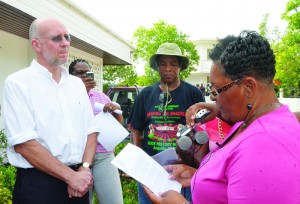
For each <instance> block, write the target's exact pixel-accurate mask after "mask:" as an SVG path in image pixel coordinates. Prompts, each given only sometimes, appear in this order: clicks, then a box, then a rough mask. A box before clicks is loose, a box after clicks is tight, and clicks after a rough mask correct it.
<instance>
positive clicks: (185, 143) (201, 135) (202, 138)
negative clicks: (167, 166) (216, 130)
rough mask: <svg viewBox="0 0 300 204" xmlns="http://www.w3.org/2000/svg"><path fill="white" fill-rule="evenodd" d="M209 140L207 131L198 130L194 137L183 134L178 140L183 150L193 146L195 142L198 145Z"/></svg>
mask: <svg viewBox="0 0 300 204" xmlns="http://www.w3.org/2000/svg"><path fill="white" fill-rule="evenodd" d="M207 141H208V134H207V132H205V131H201V132H197V133H196V134H195V135H193V137H191V138H190V137H188V136H182V137H180V139H179V140H178V142H177V144H178V147H179V148H180V149H182V150H188V149H189V148H191V146H192V144H193V142H195V143H196V144H197V145H203V144H205V143H206V142H207Z"/></svg>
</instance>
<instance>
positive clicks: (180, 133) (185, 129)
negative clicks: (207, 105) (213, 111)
mask: <svg viewBox="0 0 300 204" xmlns="http://www.w3.org/2000/svg"><path fill="white" fill-rule="evenodd" d="M209 114H210V111H208V110H206V109H202V110H200V111H198V112H197V114H196V116H195V123H198V122H200V121H202V120H203V119H204V118H205V117H206V116H208V115H209ZM193 129H194V127H192V128H188V127H187V125H185V126H184V127H183V128H181V129H180V130H179V131H178V132H177V133H176V136H177V137H182V136H186V135H187V134H189V133H190V132H191V131H192V130H193Z"/></svg>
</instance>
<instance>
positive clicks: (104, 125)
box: [95, 112, 129, 151]
mask: <svg viewBox="0 0 300 204" xmlns="http://www.w3.org/2000/svg"><path fill="white" fill-rule="evenodd" d="M95 117H96V119H95V120H96V123H97V125H98V126H99V130H100V132H99V135H98V142H100V143H101V144H102V145H103V147H104V148H105V149H106V150H108V151H112V150H113V149H114V148H115V147H116V146H117V145H118V144H119V143H120V142H122V141H123V140H124V139H125V138H126V137H127V136H128V135H129V132H128V131H127V130H126V129H125V128H124V127H123V125H121V124H120V123H119V122H118V121H117V120H116V119H115V118H114V117H113V116H112V115H111V114H110V113H104V112H100V113H99V114H98V115H96V116H95Z"/></svg>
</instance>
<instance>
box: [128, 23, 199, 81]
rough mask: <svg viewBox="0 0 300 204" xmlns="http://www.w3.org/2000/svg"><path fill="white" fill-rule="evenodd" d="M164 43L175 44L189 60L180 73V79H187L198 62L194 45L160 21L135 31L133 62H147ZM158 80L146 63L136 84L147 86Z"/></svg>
mask: <svg viewBox="0 0 300 204" xmlns="http://www.w3.org/2000/svg"><path fill="white" fill-rule="evenodd" d="M165 42H174V43H177V44H178V46H179V47H180V48H181V51H182V53H183V55H185V56H186V57H188V58H189V60H190V65H189V68H188V69H186V70H184V71H183V72H181V73H180V77H181V78H182V79H185V78H187V77H188V76H189V75H190V73H191V72H192V71H195V70H196V68H195V66H196V65H198V63H199V60H200V57H199V55H198V52H197V50H196V48H195V45H194V44H193V42H191V41H190V40H189V36H188V35H186V34H183V33H182V32H179V31H178V30H177V28H176V27H175V26H174V25H169V24H167V23H166V22H164V21H162V20H161V21H159V22H157V23H154V24H153V27H152V28H150V29H147V28H144V27H140V28H138V29H137V30H136V31H135V33H134V36H133V41H132V43H133V44H134V46H135V48H136V49H135V51H134V55H133V58H134V60H135V61H138V60H141V61H146V62H148V60H149V59H150V57H151V55H153V54H155V53H156V51H157V48H158V47H159V46H160V45H161V44H162V43H165ZM159 78H160V77H159V75H158V73H157V72H156V71H154V70H153V69H151V68H150V67H149V63H146V65H145V75H144V76H143V77H139V78H138V81H137V82H138V84H139V85H143V86H147V85H151V84H153V83H154V82H157V81H159Z"/></svg>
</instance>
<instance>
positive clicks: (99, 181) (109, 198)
mask: <svg viewBox="0 0 300 204" xmlns="http://www.w3.org/2000/svg"><path fill="white" fill-rule="evenodd" d="M89 71H90V66H89V64H88V62H87V61H85V60H83V59H76V60H74V61H73V62H72V63H71V64H70V66H69V73H70V74H72V75H74V76H77V77H80V78H81V79H82V81H83V83H84V84H85V87H86V90H87V94H88V95H89V98H90V101H91V105H92V108H93V112H94V115H97V114H98V113H99V112H101V109H102V108H103V109H102V111H104V112H109V113H111V114H112V115H113V116H114V117H115V118H116V120H118V122H119V123H120V124H123V116H122V114H118V113H116V112H117V111H115V110H120V109H121V107H120V105H119V104H117V103H114V102H111V100H110V98H109V97H108V96H106V95H105V94H104V93H100V92H97V91H95V90H93V88H94V87H95V86H96V82H95V81H94V79H92V78H89V77H87V72H89ZM97 103H100V104H103V107H101V108H97V107H96V104H97ZM109 136H110V135H101V133H100V134H99V137H109ZM114 158H115V155H114V152H113V150H112V151H107V150H106V149H105V148H104V147H103V145H101V144H100V143H99V142H98V144H97V148H96V154H95V158H94V162H93V166H92V168H91V170H92V174H93V177H94V187H93V188H92V189H91V190H90V203H93V190H95V192H96V195H97V198H98V200H99V203H101V204H123V195H122V187H121V181H120V176H119V171H118V169H117V168H116V167H115V166H114V165H112V164H111V161H112V160H113V159H114Z"/></svg>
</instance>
